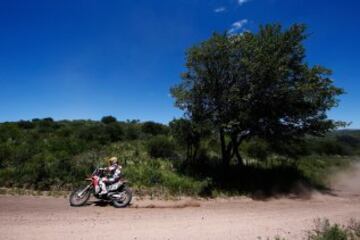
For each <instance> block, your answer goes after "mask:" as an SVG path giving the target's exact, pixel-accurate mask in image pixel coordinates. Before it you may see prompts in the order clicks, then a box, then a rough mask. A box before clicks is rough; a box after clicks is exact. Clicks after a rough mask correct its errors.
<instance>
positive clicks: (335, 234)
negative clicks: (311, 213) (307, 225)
mask: <svg viewBox="0 0 360 240" xmlns="http://www.w3.org/2000/svg"><path fill="white" fill-rule="evenodd" d="M307 239H308V240H359V239H360V224H359V223H356V222H354V221H352V222H351V223H350V224H349V225H348V226H340V225H338V224H330V222H329V220H327V219H325V220H320V219H318V220H316V223H315V229H314V230H312V231H311V232H309V233H308V236H307Z"/></svg>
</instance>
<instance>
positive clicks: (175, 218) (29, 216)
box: [0, 173, 360, 240]
mask: <svg viewBox="0 0 360 240" xmlns="http://www.w3.org/2000/svg"><path fill="white" fill-rule="evenodd" d="M356 174H357V175H356ZM359 176H360V175H359V174H358V173H355V175H354V176H353V179H355V180H356V179H357V177H359ZM359 179H360V178H359ZM338 182H339V183H341V184H342V185H340V187H342V189H346V188H344V184H348V183H347V181H341V179H340V180H339V181H338ZM344 182H345V183H344ZM358 190H359V189H358V188H356V187H355V189H354V187H353V188H351V191H350V190H349V191H345V192H344V191H339V189H338V190H336V188H335V191H334V193H335V194H338V195H337V196H335V195H334V196H333V195H324V194H319V193H315V194H313V196H312V197H311V199H290V198H282V199H272V200H267V201H255V200H252V199H249V198H237V199H227V200H221V199H217V200H209V201H205V200H203V201H199V202H198V203H200V206H199V207H196V204H193V207H186V208H171V205H173V204H175V205H177V206H181V203H178V202H170V203H169V202H166V203H165V202H159V201H157V202H156V201H155V202H151V204H154V205H155V206H159V207H161V208H147V207H146V206H149V204H150V202H149V201H137V202H136V201H135V202H134V204H136V205H137V206H138V207H137V208H135V207H134V206H133V207H132V208H126V209H115V208H113V207H111V206H96V205H89V206H86V207H81V208H72V207H70V206H69V204H68V202H67V199H63V198H49V197H30V196H22V197H14V196H0V239H87V240H92V239H117V240H119V239H187V240H190V239H222V240H225V239H257V238H258V237H262V239H266V237H274V236H275V235H281V236H283V237H286V238H288V239H301V238H302V236H304V234H305V231H306V230H308V229H310V228H311V227H312V226H313V220H314V219H315V218H329V219H330V220H331V221H332V222H338V223H346V222H347V221H349V219H350V218H355V219H358V220H360V196H359V194H358V193H359V192H356V191H358ZM354 191H355V192H354ZM167 207H169V208H167Z"/></svg>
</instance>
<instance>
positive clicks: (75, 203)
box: [69, 187, 91, 207]
mask: <svg viewBox="0 0 360 240" xmlns="http://www.w3.org/2000/svg"><path fill="white" fill-rule="evenodd" d="M83 190H84V187H81V188H78V189H75V190H74V191H73V192H72V193H71V194H70V198H69V202H70V206H72V207H80V206H83V205H85V203H86V202H87V201H88V200H89V198H90V195H91V191H90V189H88V190H87V191H86V192H84V193H83V195H82V196H79V195H78V194H79V193H80V192H81V191H83Z"/></svg>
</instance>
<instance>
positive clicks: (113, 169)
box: [99, 157, 122, 195]
mask: <svg viewBox="0 0 360 240" xmlns="http://www.w3.org/2000/svg"><path fill="white" fill-rule="evenodd" d="M121 168H122V167H121V165H119V164H118V159H117V158H116V157H111V158H110V159H109V167H107V168H100V170H104V171H106V172H108V173H109V176H108V177H103V178H101V179H100V181H99V185H100V188H101V192H100V193H99V194H100V195H103V194H107V189H106V185H107V184H112V183H115V182H117V181H118V180H119V179H120V175H121Z"/></svg>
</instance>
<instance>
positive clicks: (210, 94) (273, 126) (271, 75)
mask: <svg viewBox="0 0 360 240" xmlns="http://www.w3.org/2000/svg"><path fill="white" fill-rule="evenodd" d="M305 30H306V28H305V26H304V25H299V24H295V25H293V26H291V27H290V28H288V29H286V30H282V27H281V26H280V25H277V24H275V25H266V26H260V29H259V31H258V32H257V33H251V32H245V33H243V34H238V35H227V34H222V35H221V34H217V33H215V34H214V35H212V37H211V38H210V39H208V40H206V41H204V42H202V43H200V44H198V45H195V46H194V47H192V48H190V49H188V51H187V53H186V67H187V71H186V72H185V73H183V74H182V82H181V83H180V84H178V85H176V86H174V87H173V88H172V89H171V93H172V95H173V97H174V98H175V99H176V103H175V104H176V106H178V107H179V108H180V109H182V110H184V111H185V112H186V114H187V116H188V117H189V118H190V119H191V120H192V121H194V122H196V123H207V124H210V126H211V127H212V128H213V130H214V131H216V132H217V134H218V136H219V141H220V144H221V153H222V160H223V165H224V167H227V166H228V165H229V163H230V160H231V159H232V158H233V157H234V156H236V157H237V159H238V162H239V164H241V163H242V158H241V155H240V153H239V150H238V149H239V145H240V143H241V142H242V141H244V140H246V139H249V138H253V137H258V138H259V139H263V140H265V141H267V142H268V143H269V144H270V145H279V144H281V143H284V142H287V143H288V142H291V141H296V140H299V139H301V138H302V137H303V136H304V135H305V134H309V135H317V136H320V135H323V134H325V133H326V132H328V131H329V130H331V129H334V128H336V127H337V126H338V125H340V124H342V123H340V122H335V121H333V120H330V119H328V118H327V115H326V112H327V111H328V110H329V109H331V108H332V107H334V106H336V105H337V103H338V101H337V96H338V95H340V94H342V93H343V90H342V89H340V88H337V87H335V86H334V85H333V81H332V80H331V79H330V75H331V71H330V70H329V69H326V68H324V67H322V66H319V65H315V66H309V65H308V64H307V63H306V62H305V48H304V46H303V41H304V40H305V39H306V38H307V35H306V33H305Z"/></svg>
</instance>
